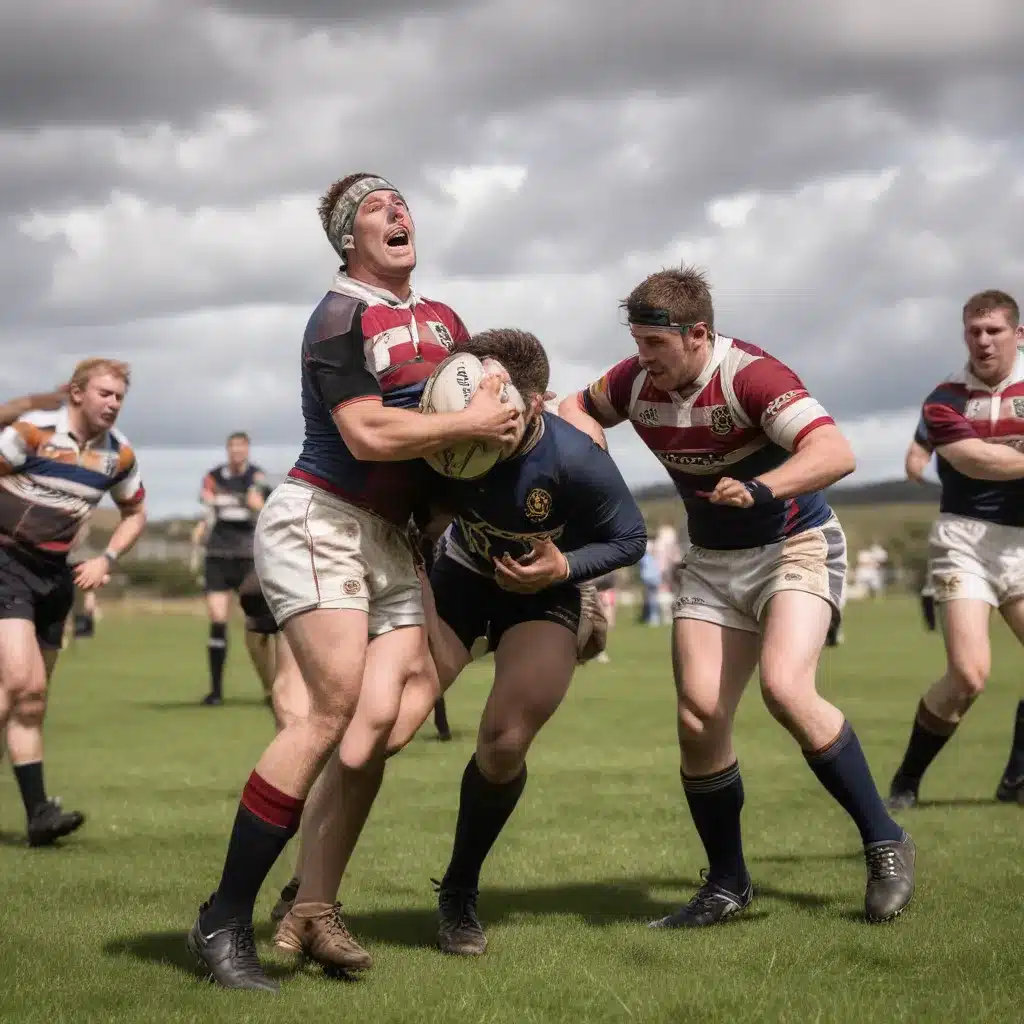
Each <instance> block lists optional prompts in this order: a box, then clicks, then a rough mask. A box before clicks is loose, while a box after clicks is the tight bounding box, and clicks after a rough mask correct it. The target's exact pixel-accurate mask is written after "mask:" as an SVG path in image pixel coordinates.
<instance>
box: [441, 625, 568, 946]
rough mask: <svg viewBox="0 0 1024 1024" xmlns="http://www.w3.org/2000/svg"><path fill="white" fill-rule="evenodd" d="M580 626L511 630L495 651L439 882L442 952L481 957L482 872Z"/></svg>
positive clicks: (560, 689)
mask: <svg viewBox="0 0 1024 1024" xmlns="http://www.w3.org/2000/svg"><path fill="white" fill-rule="evenodd" d="M576 656H577V640H576V634H575V632H574V631H570V630H569V629H567V628H566V627H565V626H564V625H560V624H558V623H555V622H550V621H540V620H536V621H529V622H520V623H518V624H516V625H513V626H511V627H510V628H508V629H507V630H506V631H505V632H504V634H503V635H502V636H501V639H500V641H499V643H498V647H497V650H496V651H495V655H494V685H493V686H492V688H491V693H490V695H489V697H488V698H487V704H486V705H485V707H484V712H483V716H482V718H481V722H480V729H479V733H478V735H477V745H476V751H475V753H474V755H473V757H471V758H470V760H469V762H468V764H467V765H466V768H465V770H464V771H463V774H462V784H461V789H460V793H459V812H458V818H457V821H456V825H455V841H454V844H453V849H452V856H451V860H450V861H449V863H448V867H447V869H446V870H445V873H444V875H443V877H442V879H441V881H440V882H439V883H438V884H437V891H438V913H439V918H440V922H439V926H438V935H437V941H438V946H439V948H440V949H441V951H442V952H444V953H452V954H456V955H461V956H478V955H480V954H481V953H483V952H484V951H485V950H486V948H487V939H486V936H485V935H484V931H483V927H482V926H481V924H480V920H479V918H478V917H477V912H476V905H477V898H478V894H479V887H480V871H481V869H482V867H483V864H484V861H485V860H486V858H487V855H488V853H490V851H491V848H492V847H493V846H494V843H495V842H496V840H497V838H498V836H499V835H500V834H501V831H502V829H503V828H504V827H505V824H506V823H507V822H508V820H509V818H510V817H511V815H512V812H513V811H514V810H515V808H516V805H517V804H518V802H519V798H520V797H521V796H522V793H523V790H524V788H525V786H526V776H527V772H526V754H527V751H528V750H529V749H530V744H531V743H532V742H533V740H534V737H536V735H537V733H538V732H539V731H540V729H541V728H542V727H543V726H544V723H545V722H547V721H548V719H549V718H550V717H551V716H552V715H553V714H554V713H555V711H556V710H557V708H558V706H559V704H561V702H562V700H563V698H564V697H565V694H566V692H567V691H568V689H569V684H570V682H571V681H572V676H573V672H574V670H575V667H576Z"/></svg>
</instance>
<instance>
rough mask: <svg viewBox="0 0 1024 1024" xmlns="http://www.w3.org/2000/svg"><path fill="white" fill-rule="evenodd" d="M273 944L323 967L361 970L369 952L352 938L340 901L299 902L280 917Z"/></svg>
mask: <svg viewBox="0 0 1024 1024" xmlns="http://www.w3.org/2000/svg"><path fill="white" fill-rule="evenodd" d="M274 945H275V946H276V947H277V948H278V949H280V950H282V951H283V952H286V953H294V954H296V955H298V956H303V957H306V958H308V959H309V960H315V961H316V962H317V963H318V964H323V966H324V967H340V968H341V969H342V970H345V971H365V970H366V969H367V968H369V967H372V966H373V959H372V958H371V956H370V954H369V953H367V952H366V950H365V949H363V947H362V946H360V945H359V943H358V942H356V940H355V939H354V938H353V937H352V933H351V932H350V931H349V930H348V928H347V927H346V926H345V921H344V918H342V916H341V904H340V903H335V904H334V905H333V906H330V905H328V904H326V903H300V904H297V905H295V906H293V907H292V908H291V910H289V911H288V913H287V914H285V916H284V917H283V918H282V919H281V923H280V924H279V925H278V926H277V931H276V932H275V933H274Z"/></svg>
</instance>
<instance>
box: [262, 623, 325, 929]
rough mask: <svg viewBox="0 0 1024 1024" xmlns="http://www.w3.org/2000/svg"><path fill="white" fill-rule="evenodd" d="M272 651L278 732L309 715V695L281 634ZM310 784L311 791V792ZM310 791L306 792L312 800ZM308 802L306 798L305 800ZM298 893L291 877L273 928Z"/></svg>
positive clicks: (299, 852) (299, 855)
mask: <svg viewBox="0 0 1024 1024" xmlns="http://www.w3.org/2000/svg"><path fill="white" fill-rule="evenodd" d="M272 639H273V641H274V650H275V656H276V657H275V673H274V684H273V686H272V688H271V708H272V710H273V712H274V727H275V729H276V731H277V732H280V731H281V730H282V729H283V728H284V727H285V726H286V725H288V724H289V723H290V722H292V721H295V720H296V719H299V718H304V717H305V716H306V715H308V714H309V692H308V691H307V689H306V683H305V681H304V680H303V678H302V673H301V672H300V671H299V664H298V662H297V661H296V660H295V655H294V654H292V649H291V648H290V647H289V646H288V639H287V637H285V635H284V633H281V632H279V633H277V634H275V636H274V637H273V638H272ZM315 788H316V787H315V784H314V789H315ZM312 792H313V790H310V796H312ZM307 799H308V798H307ZM297 844H298V850H297V851H296V855H295V861H296V864H298V862H299V861H301V859H302V837H301V835H300V836H299V837H298V839H297ZM298 889H299V879H298V876H297V875H293V876H292V877H291V879H289V881H288V882H287V883H286V884H285V886H284V888H283V889H282V890H281V895H280V897H279V898H278V901H277V903H275V904H274V907H273V909H272V910H271V911H270V919H271V921H273V922H274V924H275V925H276V924H277V923H278V922H279V921H280V920H281V918H283V917H284V915H285V914H287V913H288V911H289V910H290V909H291V906H292V902H293V901H294V899H295V894H296V892H298Z"/></svg>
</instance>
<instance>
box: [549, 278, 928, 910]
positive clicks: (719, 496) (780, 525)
mask: <svg viewBox="0 0 1024 1024" xmlns="http://www.w3.org/2000/svg"><path fill="white" fill-rule="evenodd" d="M624 306H625V309H626V312H627V315H628V319H629V324H630V332H631V333H632V336H633V340H634V342H635V343H636V346H637V349H638V354H637V355H634V356H632V357H630V358H628V359H625V360H623V361H622V362H620V363H618V364H617V365H616V366H614V367H613V368H612V369H611V370H610V371H609V372H608V373H607V374H605V376H604V377H602V378H601V379H600V380H599V381H597V382H596V383H594V384H591V385H590V387H588V388H587V389H586V390H585V391H583V392H582V393H581V394H579V395H578V396H574V397H571V398H568V399H566V400H565V401H563V403H562V415H563V416H565V417H566V419H569V420H570V421H571V422H573V423H578V424H579V425H580V426H581V427H582V428H583V429H585V430H587V432H588V433H590V434H591V436H593V437H594V438H595V439H599V440H602V441H603V438H604V434H603V430H602V428H603V427H611V426H614V425H615V424H617V423H621V422H623V421H624V420H627V419H628V420H630V422H631V423H632V424H633V427H634V429H635V430H636V432H637V433H638V434H639V435H640V437H641V439H642V440H643V441H644V442H645V443H646V444H647V446H648V447H649V448H650V449H651V451H652V452H653V453H654V454H655V455H657V456H658V458H659V459H660V460H661V462H662V464H663V465H664V466H665V467H666V468H667V469H668V471H669V475H670V476H671V478H672V480H673V482H674V483H675V485H676V489H677V491H678V492H679V494H680V495H681V496H682V498H683V500H684V502H685V503H686V514H687V522H688V526H689V533H690V540H691V544H692V546H691V547H690V550H689V551H688V552H687V555H686V558H685V561H684V562H683V565H682V567H681V569H680V572H679V591H678V596H677V598H676V603H675V624H674V632H673V665H674V669H675V676H676V687H677V694H678V716H679V717H678V732H679V745H680V753H681V762H682V764H681V774H682V782H683V789H684V791H685V794H686V799H687V802H688V804H689V807H690V813H691V815H692V817H693V822H694V825H695V826H696V828H697V832H698V834H699V835H700V838H701V841H702V842H703V844H704V849H705V852H706V854H707V857H708V861H709V865H710V866H709V871H708V875H707V879H706V881H705V883H704V884H703V885H702V886H701V887H700V889H699V890H698V892H697V893H696V894H695V896H694V897H693V898H692V899H691V900H690V902H689V903H688V904H687V905H686V906H685V907H683V908H681V909H680V910H678V911H677V912H676V913H674V914H671V915H669V916H668V917H666V918H664V919H663V920H661V921H658V922H655V925H656V926H658V927H699V926H703V925H710V924H715V923H717V922H719V921H722V920H724V919H726V918H728V917H729V916H731V915H733V914H735V913H736V912H737V911H740V910H742V909H744V908H745V907H747V906H748V905H749V904H750V902H751V899H752V898H753V888H752V886H751V882H750V875H749V872H748V870H747V865H746V862H745V860H744V857H743V845H742V839H741V833H740V812H741V810H742V807H743V783H742V780H741V778H740V769H739V764H738V762H737V759H736V754H735V751H734V749H733V743H732V723H733V716H734V714H735V712H736V708H737V706H738V704H739V701H740V698H741V696H742V694H743V691H744V689H745V688H746V685H747V682H748V680H749V678H750V676H751V674H752V673H753V671H754V669H755V668H758V669H759V677H760V683H761V692H762V695H763V697H764V700H765V703H766V705H767V707H768V709H769V710H770V711H771V713H772V715H773V716H774V717H775V718H776V720H777V721H779V722H780V723H781V724H782V725H783V726H784V727H785V728H786V730H787V731H788V732H789V733H790V734H791V735H792V736H793V738H794V739H795V740H796V741H797V742H798V743H799V745H800V748H801V750H802V751H803V753H804V757H805V758H806V760H807V764H808V766H809V767H810V768H811V770H812V771H813V772H814V774H815V775H816V776H817V778H818V780H819V781H820V782H821V784H822V785H823V786H824V787H825V788H826V789H827V790H828V792H829V793H830V794H831V795H832V796H833V798H834V799H835V800H836V801H837V802H838V803H839V804H840V806H842V808H843V809H844V810H845V811H846V812H847V813H848V814H849V815H850V816H851V818H852V819H853V820H854V822H855V824H856V825H857V828H858V830H859V832H860V835H861V839H862V841H863V843H864V852H865V858H866V861H867V867H868V884H867V891H866V895H865V914H866V916H867V918H868V919H869V920H872V921H877V920H886V919H889V918H891V917H893V916H895V915H896V914H898V913H900V911H901V910H902V909H903V908H904V907H905V906H906V905H907V903H908V902H909V900H910V898H911V896H912V894H913V888H914V859H915V851H914V846H913V843H912V842H911V840H910V837H909V836H907V835H906V833H905V832H904V831H903V830H902V829H901V828H900V826H899V825H897V824H896V822H894V821H893V820H892V818H891V817H890V816H889V814H888V813H887V812H886V810H885V807H884V805H883V803H882V800H881V797H880V796H879V794H878V791H877V789H876V788H875V784H874V781H873V780H872V778H871V772H870V770H869V768H868V765H867V761H866V759H865V757H864V754H863V752H862V751H861V748H860V744H859V742H858V740H857V737H856V735H855V734H854V732H853V728H852V726H851V725H850V723H849V722H848V721H847V720H846V719H845V718H844V716H843V713H842V712H841V711H840V710H839V709H838V708H835V707H833V706H832V705H831V704H829V703H828V702H827V701H825V700H824V699H823V698H822V697H821V696H820V695H819V694H818V692H817V689H816V682H815V674H816V669H817V664H818V660H819V657H820V654H821V649H822V646H823V644H824V642H825V635H826V632H827V630H828V627H829V623H830V621H831V620H832V618H833V617H834V616H836V615H838V614H839V612H840V608H841V604H842V591H843V587H844V583H845V571H846V543H845V539H844V537H843V531H842V529H841V527H840V526H839V523H838V521H837V520H836V518H835V517H834V515H833V514H832V511H831V509H830V508H829V507H828V505H827V504H826V502H825V499H824V498H823V497H822V495H821V490H822V488H824V487H827V486H829V485H830V484H833V483H835V482H836V481H837V480H840V479H842V478H843V477H844V476H846V475H847V474H848V473H850V472H852V471H853V468H854V457H853V453H852V451H851V450H850V446H849V445H848V443H847V442H846V439H845V438H844V437H843V436H842V434H840V432H839V430H838V429H837V428H836V426H835V424H834V423H833V421H832V419H831V418H830V417H829V416H828V414H827V413H826V412H825V410H824V409H823V408H822V407H821V406H820V405H819V404H818V403H817V402H816V401H815V400H814V399H813V398H812V397H811V396H810V395H809V394H808V392H807V390H806V388H805V387H804V385H803V383H802V382H801V381H800V379H799V378H798V377H797V376H796V374H794V373H793V371H792V370H790V369H789V368H788V367H787V366H785V365H783V364H782V363H781V362H779V361H778V360H776V359H774V358H772V357H771V356H770V355H768V354H767V353H766V352H764V351H762V350H761V349H759V348H756V347H755V346H753V345H749V344H747V343H746V342H741V341H735V340H733V339H731V338H728V337H725V336H724V335H721V334H719V333H717V332H716V331H715V329H714V308H713V305H712V301H711V294H710V291H709V289H708V286H707V282H706V280H705V278H704V276H703V275H702V274H700V273H699V272H697V271H694V270H691V269H685V268H684V269H681V270H664V271H661V272H659V273H656V274H652V275H651V276H650V277H648V278H647V279H646V280H645V281H643V282H642V283H641V284H640V285H638V286H637V287H636V288H634V289H633V291H632V293H631V294H630V296H629V298H628V299H627V300H626V302H625V303H624Z"/></svg>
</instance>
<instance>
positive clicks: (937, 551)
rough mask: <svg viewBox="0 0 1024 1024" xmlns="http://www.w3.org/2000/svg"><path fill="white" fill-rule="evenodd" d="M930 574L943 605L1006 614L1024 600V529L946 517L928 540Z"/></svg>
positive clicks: (938, 521)
mask: <svg viewBox="0 0 1024 1024" xmlns="http://www.w3.org/2000/svg"><path fill="white" fill-rule="evenodd" d="M928 568H929V572H930V574H931V584H932V590H933V591H934V593H935V600H936V602H937V603H940V604H942V603H945V602H946V601H958V600H976V601H984V602H985V603H986V604H990V605H992V607H993V608H1001V607H1002V606H1003V605H1005V604H1010V603H1011V602H1013V601H1016V600H1018V599H1020V598H1022V597H1024V527H1022V526H1001V525H1000V524H999V523H987V522H985V521H984V520H983V519H970V518H968V517H967V516H955V515H950V514H948V513H944V514H942V515H940V516H939V518H938V519H936V520H935V523H934V524H933V526H932V532H931V534H930V536H929V537H928Z"/></svg>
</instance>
